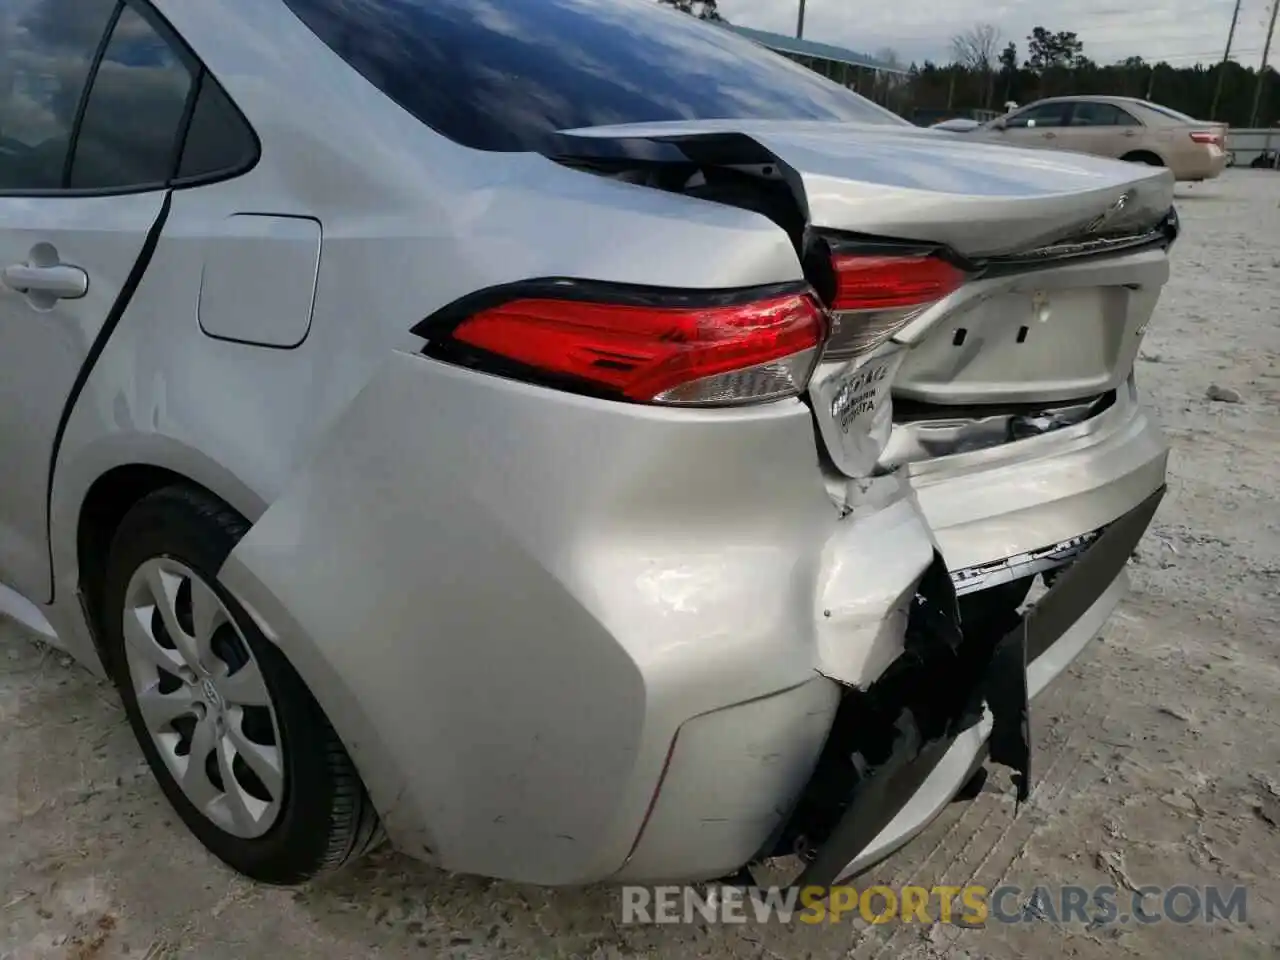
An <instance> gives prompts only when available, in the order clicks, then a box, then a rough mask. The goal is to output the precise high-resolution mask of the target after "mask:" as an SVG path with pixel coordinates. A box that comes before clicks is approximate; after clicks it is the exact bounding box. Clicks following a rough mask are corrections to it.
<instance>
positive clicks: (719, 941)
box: [0, 170, 1280, 960]
mask: <svg viewBox="0 0 1280 960" xmlns="http://www.w3.org/2000/svg"><path fill="white" fill-rule="evenodd" d="M1179 194H1180V196H1181V198H1182V199H1181V202H1180V209H1181V212H1182V215H1183V218H1184V223H1185V234H1184V239H1183V240H1182V241H1181V243H1180V244H1179V246H1178V247H1177V249H1176V253H1175V258H1174V259H1175V264H1174V279H1173V281H1172V283H1171V285H1170V287H1169V288H1168V290H1167V292H1166V294H1165V296H1164V299H1163V300H1162V301H1161V306H1160V309H1159V312H1158V314H1157V318H1156V321H1155V322H1154V324H1153V326H1152V328H1151V330H1150V332H1149V334H1148V336H1147V340H1146V343H1145V345H1144V349H1143V356H1142V360H1141V361H1140V363H1139V376H1140V385H1141V387H1142V389H1143V390H1144V391H1145V392H1146V394H1147V396H1148V398H1149V400H1150V402H1152V403H1153V404H1154V406H1155V407H1156V409H1157V410H1158V411H1159V414H1160V416H1161V419H1162V420H1163V422H1164V424H1165V426H1166V429H1167V431H1168V434H1169V438H1170V441H1171V443H1172V445H1173V448H1174V456H1173V460H1172V466H1171V477H1170V490H1169V496H1168V497H1167V499H1166V500H1165V503H1164V505H1163V506H1162V507H1161V510H1160V513H1159V515H1158V517H1157V519H1156V523H1155V525H1154V527H1153V529H1152V531H1151V532H1150V534H1149V535H1148V537H1147V539H1146V541H1145V542H1144V543H1143V545H1142V547H1141V549H1140V552H1139V555H1138V557H1137V559H1136V560H1135V562H1134V564H1133V567H1132V574H1133V579H1134V584H1135V590H1134V592H1133V594H1132V596H1131V598H1130V599H1129V600H1128V601H1126V602H1125V604H1124V605H1123V607H1122V608H1121V610H1120V611H1119V613H1118V614H1117V616H1116V617H1115V618H1114V619H1113V620H1112V622H1111V623H1110V624H1109V626H1108V628H1107V631H1106V633H1105V635H1104V640H1103V642H1099V643H1095V644H1093V645H1092V646H1091V648H1090V650H1089V651H1088V652H1086V654H1085V655H1084V656H1083V657H1082V658H1081V659H1080V661H1079V662H1078V663H1077V664H1076V665H1075V666H1074V667H1073V668H1072V669H1071V671H1070V673H1069V675H1068V676H1067V677H1064V678H1063V680H1062V681H1061V682H1059V683H1058V684H1057V685H1056V686H1055V687H1054V688H1052V689H1051V690H1050V691H1049V692H1047V693H1046V694H1045V696H1044V697H1043V698H1042V699H1041V700H1040V701H1038V702H1037V706H1036V709H1035V713H1034V717H1033V724H1034V728H1035V736H1036V739H1037V741H1038V747H1037V755H1036V763H1037V781H1038V784H1037V788H1036V792H1035V795H1034V797H1033V798H1032V801H1031V802H1030V803H1028V804H1025V805H1023V807H1022V808H1021V809H1020V810H1018V811H1017V812H1016V815H1015V811H1014V806H1013V802H1012V799H1011V797H1010V795H1009V793H1008V791H1007V789H1006V786H1007V784H1006V783H1005V782H1004V780H1003V778H1001V777H999V776H993V777H992V778H991V781H990V782H989V784H988V786H987V788H986V791H985V792H984V794H983V795H982V796H980V797H979V798H978V800H977V801H976V802H974V803H972V804H968V805H959V804H958V805H953V806H952V807H951V808H949V809H948V810H947V811H946V812H945V813H944V814H943V816H942V817H941V818H940V819H939V820H938V821H937V822H936V823H934V824H933V825H932V826H931V827H930V828H929V830H928V831H927V832H926V833H925V834H924V835H923V836H922V837H921V838H919V839H918V840H917V841H916V842H914V843H913V844H911V845H910V846H909V847H908V848H907V849H905V850H904V851H902V852H901V853H899V854H898V855H897V856H895V857H893V858H892V859H890V860H889V861H887V862H885V863H884V864H882V865H881V866H880V867H878V868H876V869H875V870H874V871H873V872H872V874H871V875H870V876H869V877H865V878H863V879H862V881H861V882H862V883H863V884H864V885H865V884H867V883H869V882H872V881H875V882H886V883H888V882H895V881H896V882H902V883H906V882H911V883H919V884H922V885H925V886H933V885H936V884H941V883H949V884H952V885H956V886H958V885H960V884H962V883H965V882H966V881H970V880H971V881H972V882H976V883H981V884H984V885H986V886H988V887H994V886H996V885H997V884H999V883H1007V884H1017V885H1019V886H1021V887H1022V888H1023V889H1025V890H1027V891H1031V890H1032V889H1033V888H1034V887H1035V886H1036V885H1038V884H1051V883H1057V884H1080V885H1082V886H1086V887H1093V886H1095V885H1097V884H1108V883H1109V884H1113V885H1115V886H1117V887H1119V888H1121V889H1122V890H1123V889H1124V888H1125V887H1126V886H1129V885H1134V886H1138V885H1143V884H1160V885H1164V886H1171V885H1175V884H1191V885H1207V884H1215V883H1216V884H1224V885H1226V886H1228V887H1230V886H1234V885H1237V884H1240V885H1245V886H1247V887H1248V888H1249V889H1248V912H1247V921H1246V922H1245V923H1222V922H1219V923H1216V924H1213V925H1206V924H1192V925H1189V926H1178V925H1174V924H1170V923H1162V924H1156V925H1151V926H1139V925H1135V924H1130V925H1125V926H1118V927H1112V928H1106V927H1103V928H1098V927H1095V928H1093V929H1089V928H1088V927H1087V925H1085V924H1083V923H1080V922H1075V921H1073V922H1055V920H1054V919H1052V918H1050V917H1044V918H1042V919H1035V920H1032V921H1031V922H1028V923H1024V924H1018V925H1014V926H1007V925H1003V926H1002V925H998V924H989V925H988V926H987V927H986V928H985V929H966V928H963V927H960V926H954V925H948V924H942V923H938V924H935V925H932V926H922V925H918V924H917V925H909V926H901V925H886V926H875V927H872V926H869V925H866V924H864V923H862V922H861V921H857V922H853V923H843V924H840V925H836V926H831V925H827V926H819V927H814V926H803V925H795V926H792V927H783V926H779V925H765V926H760V925H748V926H736V925H735V926H719V927H708V926H706V925H695V926H682V927H660V928H659V927H634V926H629V927H622V926H620V925H619V924H618V922H617V921H618V919H619V917H620V915H621V913H620V895H619V894H618V892H617V891H614V890H610V889H591V890H585V891H584V890H579V891H545V890H539V889H534V888H527V887H519V886H515V885H511V884H502V883H492V882H488V881H484V880H477V879H473V878H459V877H454V876H449V875H447V874H444V873H441V872H439V871H437V870H433V869H431V868H429V867H426V866H422V865H419V864H416V863H414V862H412V861H409V860H407V859H404V858H402V857H400V856H398V855H395V854H392V853H389V852H386V851H383V852H380V853H378V854H376V855H374V856H373V857H372V858H370V859H369V860H367V861H366V862H364V863H362V864H361V865H360V866H359V867H358V868H356V869H353V870H351V871H349V872H347V873H344V874H342V875H340V876H338V877H335V878H331V879H329V880H326V881H325V882H323V883H320V884H317V885H315V886H313V887H311V888H309V889H305V890H297V891H293V890H274V889H264V888H261V887H256V886H254V885H252V884H250V883H248V882H246V881H243V880H241V879H239V878H237V877H236V876H233V875H232V874H231V873H229V872H228V871H227V870H226V869H224V868H223V867H221V866H220V865H219V864H218V863H216V862H215V861H213V860H212V859H211V858H210V857H209V856H207V855H206V854H205V853H204V852H203V850H202V849H201V848H200V847H198V846H197V844H196V842H195V840H194V839H192V838H191V837H190V836H189V835H188V834H187V832H186V831H185V829H184V828H182V826H181V824H180V823H179V822H178V821H177V818H176V817H174V816H173V815H172V814H171V813H170V811H169V809H168V807H167V806H166V805H165V803H164V802H163V800H162V798H161V795H160V792H159V790H158V789H157V788H156V787H155V785H154V784H153V782H152V780H151V778H150V776H149V774H148V773H147V771H146V769H145V767H144V766H143V764H142V761H141V759H140V754H139V752H138V750H137V747H136V746H135V744H134V742H133V740H132V739H131V736H130V732H129V730H128V728H127V726H126V723H125V719H124V714H123V713H122V711H121V709H120V707H119V706H118V703H117V699H116V696H115V694H114V691H113V690H112V689H110V688H109V687H107V686H106V685H104V684H101V683H98V682H97V681H95V680H93V679H91V678H90V677H89V676H88V675H87V674H86V673H84V672H83V671H82V670H80V669H78V668H77V667H74V666H72V665H71V664H70V663H69V662H67V661H66V660H65V658H63V657H62V656H60V655H59V654H57V653H56V652H52V651H50V650H48V649H47V648H42V647H40V646H38V645H35V644H33V643H32V642H31V640H30V637H29V636H28V635H26V634H25V633H24V632H23V631H22V630H21V629H20V628H18V627H16V626H14V625H12V624H9V623H7V622H2V623H0V837H2V838H3V839H2V840H0V958H9V957H12V958H14V960H17V958H22V960H26V958H44V957H50V958H54V957H56V958H69V960H84V958H92V957H101V958H108V957H130V958H147V960H159V958H161V957H179V956H180V957H198V958H200V960H232V958H235V960H240V958H245V957H264V958H265V957H280V956H304V955H305V956H307V957H312V958H316V960H324V958H338V957H365V956H370V955H378V956H388V957H398V956H432V957H458V958H462V957H476V958H496V957H538V958H550V957H584V958H588V957H589V958H601V960H604V958H621V957H655V958H656V957H662V958H685V957H710V958H724V960H727V958H731V957H732V958H772V960H778V958H786V960H792V958H797V960H799V958H805V957H814V958H828V957H845V956H849V957H856V958H864V960H870V958H873V957H883V958H892V957H914V958H927V957H956V958H960V957H972V958H975V960H976V958H978V957H994V958H1006V957H1019V956H1030V957H1035V958H1041V957H1056V956H1072V957H1075V956H1081V957H1091V956H1108V957H1110V956H1116V957H1125V956H1136V957H1164V956H1174V957H1179V958H1184V960H1192V958H1202V957H1230V958H1246V957H1263V956H1266V957H1276V956H1278V955H1280V883H1278V881H1280V645H1278V643H1277V634H1280V506H1278V505H1277V500H1278V499H1280V462H1278V461H1280V364H1278V363H1277V358H1278V357H1280V174H1270V173H1267V172H1263V171H1247V170H1245V171H1228V172H1227V175H1226V176H1224V177H1223V178H1222V179H1221V180H1219V181H1217V182H1215V183H1211V184H1208V185H1198V186H1195V187H1191V188H1187V187H1183V188H1180V189H1179ZM1211 388H1219V389H1217V390H1215V391H1214V393H1215V394H1216V395H1218V396H1224V397H1226V398H1227V400H1228V401H1229V400H1232V399H1237V400H1239V402H1226V401H1223V400H1211V399H1209V397H1208V396H1207V393H1208V391H1210V389H1211ZM1231 391H1235V392H1236V393H1235V394H1232V393H1231Z"/></svg>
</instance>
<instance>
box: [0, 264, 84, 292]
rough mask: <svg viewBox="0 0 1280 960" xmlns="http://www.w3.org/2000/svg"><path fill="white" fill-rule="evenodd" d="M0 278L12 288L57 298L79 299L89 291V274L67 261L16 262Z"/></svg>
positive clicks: (6, 268) (0, 273)
mask: <svg viewBox="0 0 1280 960" xmlns="http://www.w3.org/2000/svg"><path fill="white" fill-rule="evenodd" d="M0 279H3V280H4V284H5V286H6V287H9V289H11V290H16V291H18V292H19V293H42V294H45V295H46V296H47V297H52V298H54V299H56V300H78V299H79V298H81V297H83V296H84V295H85V294H86V293H88V292H89V275H88V274H87V273H85V272H84V271H83V270H81V269H80V268H79V267H73V266H70V265H68V264H65V263H60V264H57V265H55V266H51V267H33V266H31V264H29V263H15V264H13V265H12V266H8V267H5V268H4V271H3V272H0Z"/></svg>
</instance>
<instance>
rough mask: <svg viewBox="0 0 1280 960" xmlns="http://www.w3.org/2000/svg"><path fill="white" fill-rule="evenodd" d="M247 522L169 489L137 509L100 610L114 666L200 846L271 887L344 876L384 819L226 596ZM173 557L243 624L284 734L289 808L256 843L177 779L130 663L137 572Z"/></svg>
mask: <svg viewBox="0 0 1280 960" xmlns="http://www.w3.org/2000/svg"><path fill="white" fill-rule="evenodd" d="M248 526H249V525H248V523H246V521H245V520H244V518H243V517H241V516H239V514H237V513H236V512H235V511H233V510H231V509H230V508H229V507H227V506H226V505H225V504H223V503H221V502H220V501H218V500H216V499H214V498H213V497H211V496H210V495H208V494H206V493H204V492H202V491H200V490H197V489H194V488H190V487H185V486H174V487H167V488H165V489H163V490H159V491H157V492H155V493H153V494H151V495H150V496H148V497H146V498H144V499H143V500H141V501H140V502H139V503H137V504H136V505H135V506H134V507H133V508H132V509H131V510H130V511H129V513H128V514H127V515H126V516H125V518H124V520H123V521H122V522H121V524H120V527H119V529H117V531H116V533H115V537H114V539H113V541H112V544H111V549H110V554H109V557H108V560H107V568H106V578H105V583H104V589H103V596H102V604H101V610H102V611H103V621H104V622H103V623H102V625H101V626H102V628H103V637H104V640H105V643H106V648H107V655H108V666H109V668H110V670H111V674H112V677H113V679H114V680H115V683H116V686H117V687H118V688H119V690H120V695H121V697H122V698H123V700H124V706H125V710H126V712H127V713H128V716H129V723H130V725H131V726H132V727H133V731H134V735H135V737H136V738H137V740H138V744H139V745H140V746H141V748H142V752H143V754H144V755H145V756H146V759H147V763H148V764H149V765H150V767H151V771H152V773H153V774H154V775H155V777H156V780H157V781H158V782H159V784H160V788H161V789H162V790H163V791H164V794H165V796H166V797H167V798H168V799H169V802H170V803H171V804H172V805H173V807H174V809H175V810H176V811H177V812H178V815H179V816H180V817H181V818H182V820H183V822H184V823H186V825H187V827H188V828H189V829H190V830H191V832H192V833H193V834H195V836H196V838H197V839H199V840H200V842H201V843H203V844H204V845H205V847H207V848H208V849H209V851H210V852H211V853H213V855H214V856H216V857H218V858H219V859H220V860H222V861H223V862H224V863H226V864H227V865H228V866H230V867H232V868H233V869H235V870H237V871H239V872H240V873H243V874H244V875H246V876H248V877H250V878H252V879H254V880H258V881H260V882H263V883H269V884H279V885H291V884H298V883H302V882H305V881H307V880H310V879H312V878H314V877H316V876H318V875H320V874H323V873H327V872H329V871H332V870H335V869H337V868H338V867H340V866H342V865H343V864H345V863H347V862H348V861H350V860H353V859H355V858H358V857H359V856H361V855H363V854H364V853H366V852H367V851H368V850H370V849H372V847H373V846H375V845H376V844H377V843H378V842H379V841H380V840H381V831H380V828H379V825H378V819H377V815H376V814H375V812H374V810H373V806H372V804H371V803H370V802H369V798H368V796H367V795H366V793H365V790H364V786H363V784H362V783H361V781H360V777H359V775H358V774H357V773H356V770H355V767H354V766H353V764H352V763H351V759H350V757H349V756H348V755H347V752H346V750H345V749H344V748H343V746H342V743H341V742H340V741H339V740H338V737H337V734H336V733H334V730H333V727H332V726H331V725H330V723H329V720H328V718H327V717H325V715H324V713H323V711H322V710H321V709H320V707H319V705H318V704H317V703H316V701H315V699H314V698H313V697H312V696H311V694H310V692H309V691H308V690H307V688H306V686H305V684H304V683H303V682H302V679H301V678H300V677H299V676H298V674H297V673H296V672H295V671H294V670H293V668H292V667H291V666H290V665H289V663H288V662H287V661H286V660H285V658H284V656H283V655H282V654H281V653H280V651H279V650H278V649H277V648H276V647H275V645H274V644H272V643H271V642H270V641H269V640H267V639H266V637H264V636H263V635H262V633H261V632H260V631H259V630H258V629H257V628H256V627H255V625H254V623H253V620H252V619H251V618H250V617H248V616H247V615H246V614H245V612H244V610H243V608H241V607H240V605H239V604H237V603H236V602H235V600H234V599H233V598H232V597H231V596H230V595H229V594H228V593H227V592H226V590H224V589H223V588H222V587H221V585H220V584H219V583H218V580H217V571H218V570H219V569H221V567H222V564H223V562H224V561H225V560H226V558H227V555H228V554H229V553H230V552H231V550H232V548H233V547H234V546H235V545H236V543H237V542H238V541H239V540H240V538H241V537H242V536H244V534H245V532H246V531H247V529H248ZM159 557H168V558H171V559H173V560H177V561H178V562H180V563H182V564H183V565H185V566H186V567H187V568H189V569H190V570H192V571H194V572H195V573H197V574H198V575H199V576H200V578H201V579H203V580H204V581H205V582H206V583H207V584H208V585H209V586H210V587H212V588H213V589H214V592H215V593H217V595H218V597H219V599H221V600H222V602H223V603H224V605H225V606H226V609H227V610H228V611H229V612H230V614H231V615H232V616H233V618H234V619H235V620H236V625H237V626H238V627H239V629H240V631H241V634H242V635H243V637H244V638H245V640H246V641H247V642H248V644H249V647H250V648H251V649H252V652H253V656H254V658H255V659H256V660H257V661H258V666H259V669H260V671H261V673H262V677H263V680H264V681H265V683H266V687H267V690H268V693H269V694H270V696H271V701H272V705H273V707H274V709H275V713H276V718H277V722H278V724H279V727H280V737H281V741H282V742H281V747H282V750H283V757H284V761H283V768H284V785H285V786H284V799H283V801H282V806H281V809H280V813H279V815H278V819H277V820H276V821H275V823H274V824H273V825H272V826H271V828H270V829H269V830H268V831H267V832H266V833H264V834H263V835H262V836H260V837H258V838H256V839H244V838H241V837H236V836H234V835H232V834H230V833H227V832H226V831H224V830H223V829H221V827H219V826H218V825H217V824H216V823H214V822H213V821H212V820H210V819H209V818H208V817H206V816H205V815H204V814H203V813H202V812H200V810H198V809H197V808H196V807H195V806H194V805H193V804H192V803H191V802H190V801H189V800H188V799H187V797H186V795H185V794H184V793H183V791H182V788H181V787H180V786H179V785H178V783H177V782H176V781H175V780H174V778H173V775H172V774H171V773H170V771H169V769H168V767H167V766H166V764H165V762H164V760H163V758H162V757H161V756H160V754H159V752H158V751H157V749H156V746H155V743H154V742H153V740H152V737H151V734H150V733H149V732H148V730H147V728H146V725H145V722H144V721H143V719H142V715H141V712H140V711H139V709H138V703H137V697H136V694H135V692H134V686H133V682H132V680H131V678H130V675H129V667H128V665H127V662H126V658H125V655H124V637H123V622H124V611H125V601H126V591H127V587H128V585H129V581H130V579H131V578H132V576H133V574H134V573H135V571H137V570H138V568H139V567H140V566H141V565H142V564H144V563H146V562H147V561H149V560H152V559H155V558H159Z"/></svg>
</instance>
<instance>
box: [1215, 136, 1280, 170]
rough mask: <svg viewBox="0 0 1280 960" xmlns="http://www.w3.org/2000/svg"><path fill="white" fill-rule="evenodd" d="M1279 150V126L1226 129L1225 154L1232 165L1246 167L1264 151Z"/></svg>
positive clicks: (1274, 151)
mask: <svg viewBox="0 0 1280 960" xmlns="http://www.w3.org/2000/svg"><path fill="white" fill-rule="evenodd" d="M1277 150H1280V127H1271V128H1257V129H1237V128H1235V127H1233V128H1232V129H1230V130H1228V131H1227V155H1228V156H1229V157H1230V158H1231V162H1232V165H1233V166H1237V167H1247V166H1249V165H1250V164H1251V163H1253V161H1254V160H1256V159H1257V158H1258V157H1260V156H1262V155H1263V154H1264V153H1267V154H1271V155H1272V156H1274V155H1275V153H1276V151H1277Z"/></svg>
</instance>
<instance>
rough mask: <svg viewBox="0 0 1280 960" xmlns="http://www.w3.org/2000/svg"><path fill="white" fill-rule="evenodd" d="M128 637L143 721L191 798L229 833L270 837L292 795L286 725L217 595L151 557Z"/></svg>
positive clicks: (129, 602)
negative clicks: (284, 746)
mask: <svg viewBox="0 0 1280 960" xmlns="http://www.w3.org/2000/svg"><path fill="white" fill-rule="evenodd" d="M124 639H125V653H126V660H127V662H128V666H129V677H130V679H131V680H132V682H133V690H134V693H135V694H136V696H137V700H138V709H139V710H140V711H141V713H142V718H143V722H144V723H145V724H146V727H147V731H148V733H150V734H151V739H152V741H153V742H154V743H155V745H156V748H157V749H158V750H159V752H160V756H161V757H163V758H164V762H165V764H166V765H167V766H168V768H169V771H170V773H172V774H173V777H174V779H175V780H176V781H177V782H178V785H179V786H180V787H181V788H182V792H183V793H184V794H186V797H187V799H188V800H190V801H191V803H192V804H193V805H194V806H195V807H196V809H197V810H199V811H200V812H201V813H203V814H204V815H205V816H206V817H208V818H209V819H210V820H212V821H213V822H214V823H215V824H217V825H218V826H219V827H220V828H221V829H223V830H225V831H226V832H227V833H230V834H232V835H234V836H237V837H243V838H246V839H250V838H253V837H259V836H261V835H262V834H264V833H266V832H267V831H268V830H269V829H271V825H272V824H273V823H275V821H276V818H277V817H279V815H280V804H281V802H282V801H283V799H284V755H283V751H282V750H281V748H280V743H281V741H280V725H279V723H278V722H277V720H276V712H275V708H274V706H273V705H272V703H271V695H270V693H269V692H268V691H267V685H266V683H265V682H263V679H262V673H261V671H260V670H259V668H258V662H257V660H255V659H254V656H253V651H252V650H251V649H250V647H249V644H248V643H246V642H245V639H244V636H243V635H242V634H241V633H240V630H239V628H238V627H237V626H236V623H235V621H234V620H233V619H232V617H231V614H230V613H229V612H228V611H227V608H226V607H225V606H224V605H223V603H222V601H221V600H219V599H218V595H217V594H216V593H214V592H213V590H212V589H211V588H210V587H209V585H208V584H207V583H205V582H204V581H203V580H201V579H200V577H199V576H198V575H196V574H195V573H194V572H193V571H191V570H190V569H188V568H187V567H185V566H183V565H182V564H181V563H178V562H177V561H176V560H171V559H168V558H157V559H154V560H148V561H147V562H146V563H145V564H143V565H142V566H141V567H139V568H138V570H137V571H136V572H135V573H134V575H133V578H132V579H131V580H130V581H129V588H128V592H127V594H126V597H125V609H124Z"/></svg>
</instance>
